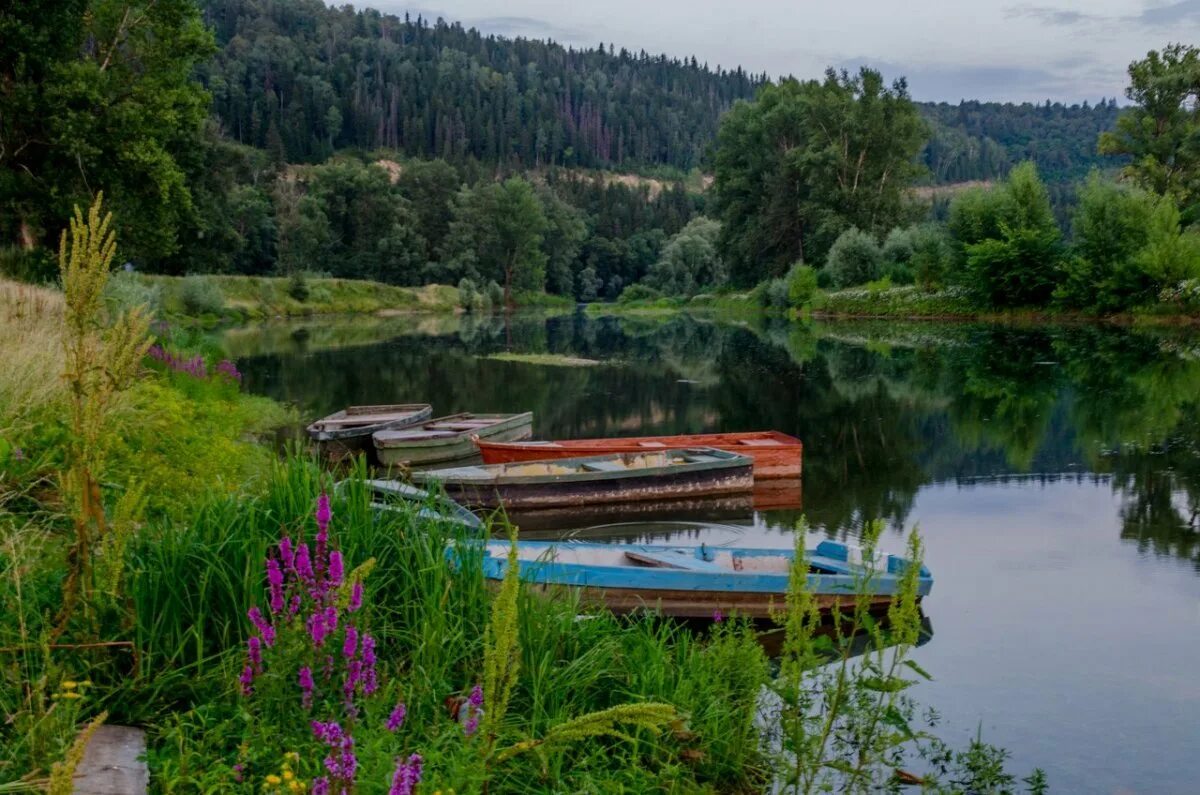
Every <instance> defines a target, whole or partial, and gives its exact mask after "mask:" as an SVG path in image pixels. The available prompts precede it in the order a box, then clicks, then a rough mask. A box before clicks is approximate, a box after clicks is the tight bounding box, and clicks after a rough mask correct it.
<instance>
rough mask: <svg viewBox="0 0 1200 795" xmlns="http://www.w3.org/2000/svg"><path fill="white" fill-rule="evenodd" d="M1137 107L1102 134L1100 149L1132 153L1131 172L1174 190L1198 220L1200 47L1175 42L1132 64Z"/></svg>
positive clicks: (1129, 92)
mask: <svg viewBox="0 0 1200 795" xmlns="http://www.w3.org/2000/svg"><path fill="white" fill-rule="evenodd" d="M1125 96H1127V97H1128V98H1129V99H1130V100H1131V101H1132V102H1133V103H1134V107H1132V108H1129V109H1128V110H1126V111H1124V112H1123V113H1122V114H1121V115H1120V116H1119V117H1118V118H1117V126H1116V129H1115V130H1112V131H1111V132H1105V133H1103V134H1102V135H1101V136H1100V144H1099V149H1100V151H1101V152H1102V153H1104V154H1108V155H1125V156H1127V157H1129V158H1130V160H1129V163H1128V165H1126V166H1125V169H1124V171H1125V174H1126V175H1127V176H1128V177H1130V178H1131V179H1133V180H1134V181H1135V182H1136V183H1137V184H1139V185H1141V186H1142V187H1144V188H1146V189H1147V190H1150V191H1153V192H1154V193H1157V194H1159V195H1162V196H1170V197H1172V198H1173V199H1174V200H1175V201H1177V202H1179V204H1180V206H1181V207H1183V208H1184V215H1185V217H1186V218H1187V219H1188V221H1189V222H1192V221H1194V220H1196V209H1195V206H1196V203H1197V202H1198V201H1200V152H1198V151H1197V149H1196V144H1195V142H1196V137H1197V134H1200V116H1198V115H1197V110H1196V101H1197V99H1198V98H1200V50H1197V49H1196V48H1195V47H1192V46H1188V45H1184V44H1170V45H1168V46H1166V47H1164V48H1163V49H1162V51H1161V52H1159V51H1157V50H1151V51H1150V52H1149V53H1148V54H1147V55H1146V57H1145V58H1144V59H1142V60H1140V61H1134V62H1133V63H1131V64H1130V65H1129V88H1127V89H1126V90H1125Z"/></svg>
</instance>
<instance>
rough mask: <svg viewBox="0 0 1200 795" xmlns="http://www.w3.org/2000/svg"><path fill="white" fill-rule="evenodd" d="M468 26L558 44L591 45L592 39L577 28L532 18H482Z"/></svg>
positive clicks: (502, 34)
mask: <svg viewBox="0 0 1200 795" xmlns="http://www.w3.org/2000/svg"><path fill="white" fill-rule="evenodd" d="M469 24H470V25H471V26H472V27H476V28H479V30H481V31H483V32H484V33H485V34H487V33H495V34H496V35H498V36H509V37H517V36H522V37H524V38H527V39H554V40H555V41H556V42H558V43H559V44H579V43H592V38H593V37H592V36H589V35H586V33H585V32H584V31H582V30H579V29H578V28H570V27H563V26H560V25H552V24H550V23H549V22H546V21H545V20H542V19H534V18H533V17H483V18H481V19H472V20H470V21H469Z"/></svg>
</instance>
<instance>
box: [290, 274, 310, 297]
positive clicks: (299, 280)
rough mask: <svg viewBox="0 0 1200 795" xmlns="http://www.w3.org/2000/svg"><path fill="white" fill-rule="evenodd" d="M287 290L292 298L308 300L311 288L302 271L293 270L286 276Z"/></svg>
mask: <svg viewBox="0 0 1200 795" xmlns="http://www.w3.org/2000/svg"><path fill="white" fill-rule="evenodd" d="M287 292H288V295H289V296H291V297H292V299H293V300H296V301H299V302H300V303H304V302H305V301H307V300H308V297H309V295H310V294H311V290H310V289H309V287H308V280H307V279H306V278H305V277H304V271H295V272H293V273H292V275H291V276H289V277H288V287H287Z"/></svg>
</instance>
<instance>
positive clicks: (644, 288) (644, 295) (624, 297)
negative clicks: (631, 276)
mask: <svg viewBox="0 0 1200 795" xmlns="http://www.w3.org/2000/svg"><path fill="white" fill-rule="evenodd" d="M656 298H662V293H661V292H659V291H658V290H655V289H654V288H653V287H651V286H650V285H648V284H641V283H638V284H631V285H629V286H628V287H626V288H625V289H624V290H622V291H621V295H620V296H619V297H618V298H617V301H618V302H619V303H622V304H628V303H630V302H632V301H653V300H655V299H656Z"/></svg>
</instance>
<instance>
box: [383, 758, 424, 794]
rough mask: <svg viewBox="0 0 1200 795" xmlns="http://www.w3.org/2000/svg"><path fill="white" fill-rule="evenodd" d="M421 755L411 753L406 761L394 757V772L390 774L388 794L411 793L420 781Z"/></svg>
mask: <svg viewBox="0 0 1200 795" xmlns="http://www.w3.org/2000/svg"><path fill="white" fill-rule="evenodd" d="M421 762H422V760H421V755H420V754H413V755H412V756H410V757H409V758H408V761H407V762H402V761H400V758H399V757H397V758H396V772H394V773H393V774H392V787H391V789H389V790H388V795H413V791H414V790H415V789H416V786H417V784H418V783H419V782H420V781H421Z"/></svg>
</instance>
